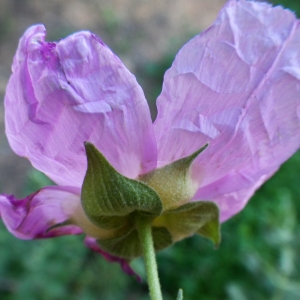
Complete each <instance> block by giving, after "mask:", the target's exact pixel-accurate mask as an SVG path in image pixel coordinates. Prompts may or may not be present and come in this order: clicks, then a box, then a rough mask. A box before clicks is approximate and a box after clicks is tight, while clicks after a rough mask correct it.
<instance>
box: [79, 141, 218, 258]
mask: <svg viewBox="0 0 300 300" xmlns="http://www.w3.org/2000/svg"><path fill="white" fill-rule="evenodd" d="M206 147H207V145H206V146H204V147H202V148H201V149H200V150H198V151H196V152H195V153H193V154H192V155H190V156H189V157H186V158H182V159H180V160H178V161H175V162H173V163H172V164H170V165H167V166H165V167H163V168H161V169H158V170H155V171H152V172H150V173H149V174H146V175H143V176H141V177H139V180H133V179H129V178H126V177H124V176H123V175H121V174H120V173H118V172H117V171H116V170H115V169H114V168H113V167H112V166H111V165H110V164H109V162H108V161H107V160H106V159H105V157H104V156H103V155H102V154H101V153H100V152H99V151H98V150H97V149H96V147H95V146H94V145H92V144H90V143H86V144H85V148H86V153H87V160H88V168H87V173H86V176H85V179H84V183H83V186H82V193H81V202H82V207H83V209H84V212H85V214H86V216H87V218H88V219H89V220H90V222H92V223H93V226H91V225H89V226H87V222H86V221H87V219H86V218H84V216H83V215H82V211H80V216H81V217H78V216H74V219H76V220H77V222H78V225H79V226H80V227H81V228H84V227H86V228H87V229H88V230H90V229H91V228H92V229H93V232H92V231H89V232H86V233H87V234H89V235H92V236H93V237H95V238H97V241H98V243H99V245H100V246H101V248H102V249H104V250H105V251H107V252H108V253H111V254H113V255H117V256H119V257H123V258H126V259H132V258H135V257H137V256H141V255H142V248H141V245H140V240H139V235H138V228H137V222H139V220H141V219H143V222H145V221H146V222H148V223H149V224H152V234H153V240H154V247H155V249H156V250H157V251H158V250H161V249H164V248H166V247H168V246H170V245H172V244H173V243H174V242H176V241H179V240H181V239H183V238H185V237H188V236H191V235H193V234H195V233H199V234H202V235H203V236H205V237H207V238H209V239H211V240H212V241H213V242H214V243H215V245H218V244H219V241H220V225H219V211H218V208H217V206H216V205H215V204H214V203H213V202H207V201H200V202H193V203H187V202H188V201H190V200H191V198H192V197H193V195H194V193H195V191H196V190H195V189H193V183H192V182H191V179H190V174H189V168H190V166H191V164H192V162H193V160H194V159H195V158H196V157H197V156H198V155H199V154H200V153H201V152H202V151H203V150H204V149H205V148H206ZM186 203H187V204H186ZM78 212H79V211H76V213H77V214H78ZM80 218H81V219H80ZM81 220H82V221H83V223H82V224H80V221H81ZM96 228H99V230H98V231H97V230H96ZM111 234H112V236H108V235H111Z"/></svg>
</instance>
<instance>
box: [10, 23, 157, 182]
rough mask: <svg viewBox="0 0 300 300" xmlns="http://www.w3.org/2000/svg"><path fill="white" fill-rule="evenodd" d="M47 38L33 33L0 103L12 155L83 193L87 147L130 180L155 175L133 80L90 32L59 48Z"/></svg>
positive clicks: (145, 117) (148, 130)
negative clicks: (2, 102) (26, 159)
mask: <svg viewBox="0 0 300 300" xmlns="http://www.w3.org/2000/svg"><path fill="white" fill-rule="evenodd" d="M45 34H46V32H45V28H44V27H43V26H42V25H37V26H33V27H30V28H29V29H28V30H27V31H26V32H25V34H24V35H23V37H22V38H21V40H20V43H19V48H18V50H17V53H16V56H15V58H14V63H13V67H12V69H13V74H12V76H11V78H10V80H9V83H8V86H7V90H6V97H5V108H6V111H5V122H6V133H7V136H8V139H9V142H10V145H11V147H12V149H13V150H14V151H15V152H16V153H17V154H18V155H20V156H25V157H28V158H29V160H30V161H31V163H32V164H33V166H34V167H35V168H37V169H39V170H41V171H43V172H44V173H45V174H47V175H48V176H49V177H50V178H51V179H52V180H54V181H55V182H56V183H58V184H60V185H72V186H77V187H79V186H81V184H82V181H83V177H84V174H85V171H86V157H85V151H84V145H83V143H84V142H85V141H89V142H92V143H93V144H94V145H95V146H96V147H97V148H98V149H99V150H100V151H101V153H103V154H104V155H105V157H106V158H107V159H108V160H109V161H110V163H111V164H112V165H113V166H114V167H115V168H116V169H117V170H118V171H119V172H120V173H122V174H123V175H125V176H127V177H130V178H135V177H137V176H138V175H139V174H141V173H146V172H148V171H150V170H152V169H153V168H154V167H155V166H156V143H155V138H154V133H153V129H152V124H151V117H150V112H149V108H148V105H147V102H146V100H145V97H144V94H143V91H142V89H141V87H140V86H139V85H138V83H137V82H136V79H135V77H134V76H133V75H132V74H131V73H130V72H129V71H128V70H127V69H126V68H125V66H124V65H123V64H122V63H121V61H120V60H119V59H118V58H117V57H116V56H115V55H114V54H113V53H112V52H111V50H110V49H109V48H108V47H106V46H105V45H104V44H103V42H102V41H101V40H100V39H99V38H98V37H97V36H95V35H93V34H92V33H90V32H78V33H76V34H73V35H71V36H69V37H67V38H66V39H63V40H61V41H59V42H58V43H53V42H46V41H45V40H44V38H45Z"/></svg>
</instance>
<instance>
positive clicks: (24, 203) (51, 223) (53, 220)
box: [0, 186, 82, 239]
mask: <svg viewBox="0 0 300 300" xmlns="http://www.w3.org/2000/svg"><path fill="white" fill-rule="evenodd" d="M79 204H80V191H79V190H78V189H77V188H76V189H75V188H70V187H57V186H50V187H45V188H43V189H41V190H39V191H37V192H35V193H33V194H31V195H29V196H27V197H26V198H24V199H21V200H18V199H16V198H15V197H14V196H12V195H10V196H8V195H0V217H1V218H2V220H3V222H4V224H5V226H6V227H7V229H8V230H9V231H10V232H11V233H12V234H13V235H15V236H16V237H18V238H20V239H37V238H49V237H56V236H61V235H68V234H80V233H82V230H81V229H80V228H79V227H77V226H73V225H65V226H58V227H55V225H58V224H60V223H63V222H65V221H68V220H69V219H70V217H71V214H72V210H73V208H75V207H76V206H78V205H79ZM51 228H52V229H51ZM49 229H50V230H49Z"/></svg>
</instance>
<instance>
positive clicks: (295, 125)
mask: <svg viewBox="0 0 300 300" xmlns="http://www.w3.org/2000/svg"><path fill="white" fill-rule="evenodd" d="M299 27H300V26H299V21H298V20H296V18H295V16H294V14H293V13H292V12H290V11H288V10H284V9H283V8H281V7H276V8H272V7H271V5H269V4H266V3H257V2H252V1H249V2H248V1H245V0H240V1H236V0H230V1H228V2H227V4H226V5H225V7H224V8H223V10H222V11H221V12H220V15H219V17H218V18H217V20H216V22H215V23H214V24H213V25H212V26H211V27H210V28H209V29H208V30H206V31H205V32H204V33H202V34H201V35H199V36H197V37H195V38H194V39H192V40H191V41H190V42H189V43H187V44H186V45H185V46H184V47H183V48H182V49H181V50H180V52H179V53H178V55H177V57H176V59H175V61H174V63H173V65H172V67H171V69H170V70H168V71H167V72H166V74H165V80H164V85H163V90H162V93H161V95H160V96H159V98H158V117H157V120H156V121H155V124H154V126H155V134H156V138H157V143H158V151H159V154H158V160H159V166H162V165H165V164H167V163H170V162H171V161H174V160H175V159H178V158H180V157H184V156H187V155H189V154H190V153H192V152H193V151H195V150H196V149H198V148H200V147H201V146H203V145H204V144H206V143H209V146H208V148H207V149H206V150H205V151H204V152H203V153H202V154H201V155H200V156H199V157H198V158H197V159H196V160H195V162H194V164H193V166H192V168H193V170H194V176H196V177H197V176H199V177H200V178H201V179H202V178H203V175H204V180H203V182H202V186H201V190H199V191H198V193H197V194H196V196H195V199H199V197H200V196H201V197H202V196H203V197H204V196H205V198H201V199H203V200H214V201H215V202H216V203H217V204H219V206H220V208H221V219H222V220H223V221H224V220H225V219H227V218H229V217H230V216H232V215H233V214H235V213H237V212H238V211H239V210H241V209H242V208H243V206H244V205H245V204H246V202H247V200H248V199H249V197H250V196H251V195H252V194H253V192H254V191H255V189H257V188H258V187H259V186H260V185H261V184H262V183H263V182H264V181H265V180H266V179H267V178H269V177H270V176H271V175H272V174H273V173H274V172H275V171H276V170H277V169H278V167H279V165H280V164H281V163H283V162H284V161H285V160H286V159H287V158H288V157H290V156H291V155H292V154H293V153H294V152H295V151H296V150H297V149H298V148H299V141H300V122H299V117H300V88H299V87H300V52H299V43H300V28H299ZM200 174H201V176H200ZM199 184H200V182H199ZM241 184H242V185H241ZM209 191H210V192H209ZM214 197H216V198H214ZM229 199H231V200H229ZM232 199H234V200H232ZM230 201H234V203H230Z"/></svg>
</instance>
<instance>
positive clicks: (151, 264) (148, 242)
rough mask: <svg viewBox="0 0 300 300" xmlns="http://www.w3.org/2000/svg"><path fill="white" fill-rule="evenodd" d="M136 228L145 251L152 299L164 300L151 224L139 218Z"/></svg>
mask: <svg viewBox="0 0 300 300" xmlns="http://www.w3.org/2000/svg"><path fill="white" fill-rule="evenodd" d="M136 226H137V230H138V232H139V237H140V242H141V246H142V249H143V255H144V260H145V266H146V272H147V280H148V286H149V292H150V298H151V300H162V299H163V298H162V293H161V288H160V283H159V278H158V271H157V264H156V257H155V250H154V243H153V238H152V229H151V222H149V220H145V219H143V218H142V217H138V218H137V220H136Z"/></svg>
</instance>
